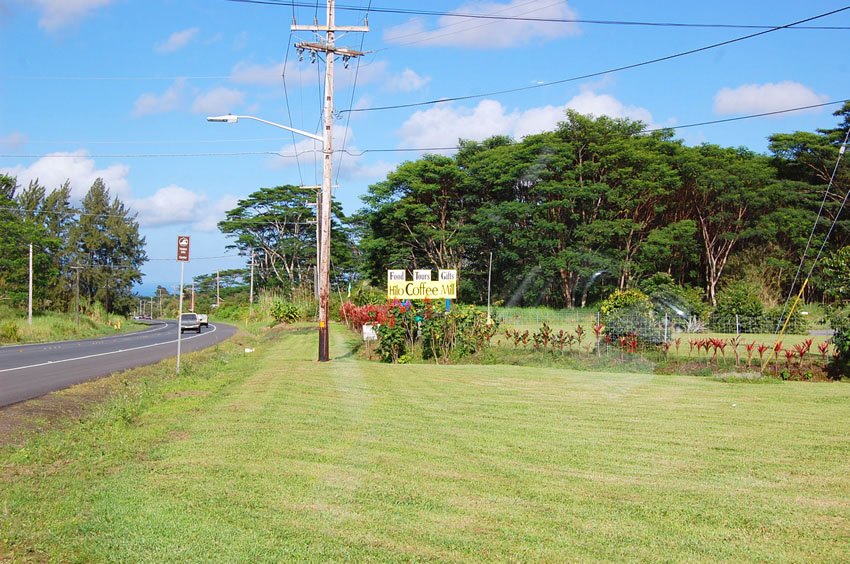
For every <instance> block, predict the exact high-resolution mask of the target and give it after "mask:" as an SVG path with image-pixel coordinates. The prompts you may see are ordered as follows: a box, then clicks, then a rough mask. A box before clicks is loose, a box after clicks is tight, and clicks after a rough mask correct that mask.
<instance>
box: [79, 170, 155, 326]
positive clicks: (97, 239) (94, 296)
mask: <svg viewBox="0 0 850 564" xmlns="http://www.w3.org/2000/svg"><path fill="white" fill-rule="evenodd" d="M69 239H70V260H72V261H73V263H74V264H78V265H81V266H82V267H83V270H82V271H81V273H80V294H81V295H83V296H85V297H86V298H87V299H88V301H89V303H94V302H100V303H101V304H103V306H104V307H105V308H106V311H107V312H123V313H126V312H129V311H130V310H131V309H132V307H133V306H134V299H133V295H132V288H133V285H134V284H136V283H138V282H141V278H142V273H141V271H140V268H141V266H142V265H143V264H144V262H145V261H146V260H147V255H146V254H145V251H144V246H145V239H144V237H142V236H141V235H140V234H139V224H138V222H137V221H136V214H131V213H130V211H129V210H128V209H126V207H125V206H124V203H123V202H121V200H119V199H118V198H117V197H116V198H114V199H112V198H111V197H110V195H109V189H108V188H107V187H106V185H105V184H104V182H103V179H101V178H98V179H97V180H95V181H94V183H93V184H92V186H91V188H90V189H89V191H88V193H87V194H86V195H85V197H84V198H83V201H82V205H81V209H80V217H79V221H78V222H77V223H76V224H75V225H74V226H73V227H71V228H70V230H69Z"/></svg>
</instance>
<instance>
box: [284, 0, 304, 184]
mask: <svg viewBox="0 0 850 564" xmlns="http://www.w3.org/2000/svg"><path fill="white" fill-rule="evenodd" d="M292 18H293V20H294V19H295V7H293V8H292ZM291 46H292V31H290V32H289V39H288V40H287V41H286V54H285V55H284V57H283V70H282V71H281V74H280V81H281V84H282V86H283V98H284V100H285V101H286V116H287V118H288V119H289V122H288V123H292V109H291V107H290V105H289V90H288V89H287V88H286V65H287V63H289V51H290V48H291ZM289 133H290V135H291V137H292V145H293V146H295V145H297V141H296V140H295V132H294V131H290V132H289ZM295 165H296V166H297V167H298V179H299V181H300V182H301V184H304V175H303V174H301V159H299V158H298V156H296V157H295Z"/></svg>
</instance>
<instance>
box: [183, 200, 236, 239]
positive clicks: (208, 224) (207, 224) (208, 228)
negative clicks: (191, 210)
mask: <svg viewBox="0 0 850 564" xmlns="http://www.w3.org/2000/svg"><path fill="white" fill-rule="evenodd" d="M238 204H239V198H237V197H236V196H223V197H221V198H219V199H218V201H216V202H214V203H213V204H212V205H210V206H207V207H206V208H204V209H203V212H202V213H200V214H198V217H197V218H196V220H195V223H194V224H193V228H194V229H196V230H197V231H203V232H206V233H216V232H218V222H219V221H222V220H223V219H225V216H226V214H227V212H228V211H230V210H232V209H233V208H235V207H236V206H237V205H238Z"/></svg>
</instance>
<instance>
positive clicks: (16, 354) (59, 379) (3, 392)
mask: <svg viewBox="0 0 850 564" xmlns="http://www.w3.org/2000/svg"><path fill="white" fill-rule="evenodd" d="M234 333H236V328H235V327H233V326H232V325H224V324H220V323H219V324H212V323H210V326H209V328H206V329H204V330H203V331H202V332H201V334H195V333H185V334H184V335H183V336H182V341H181V343H180V345H181V351H182V352H183V353H187V352H192V351H197V350H200V349H203V348H206V347H209V346H212V345H214V344H216V343H220V342H221V341H224V340H225V339H227V338H229V337H231V336H232V335H233V334H234ZM172 356H177V323H176V321H154V322H152V323H151V327H150V328H149V329H145V330H143V331H138V332H134V333H123V334H121V335H114V336H111V337H102V338H100V339H88V340H84V341H62V342H57V343H42V344H33V345H16V346H10V347H0V407H4V406H7V405H11V404H13V403H18V402H21V401H25V400H28V399H32V398H36V397H38V396H41V395H44V394H46V393H49V392H53V391H56V390H61V389H63V388H67V387H69V386H73V385H74V384H79V383H81V382H85V381H87V380H92V379H95V378H99V377H102V376H107V375H109V374H112V373H114V372H119V371H121V370H127V369H128V368H135V367H137V366H143V365H145V364H153V363H155V362H159V361H160V360H162V359H165V358H168V357H172Z"/></svg>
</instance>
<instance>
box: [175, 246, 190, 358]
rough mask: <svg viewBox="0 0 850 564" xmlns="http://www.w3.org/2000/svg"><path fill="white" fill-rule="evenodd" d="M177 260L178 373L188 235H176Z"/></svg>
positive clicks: (187, 258) (187, 260) (187, 257)
mask: <svg viewBox="0 0 850 564" xmlns="http://www.w3.org/2000/svg"><path fill="white" fill-rule="evenodd" d="M177 261H178V262H179V263H180V300H179V302H178V303H179V305H178V306H177V373H178V374H180V342H181V341H182V340H183V331H182V329H180V319H181V318H182V317H183V270H184V267H185V266H186V263H187V262H189V236H188V235H178V236H177Z"/></svg>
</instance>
